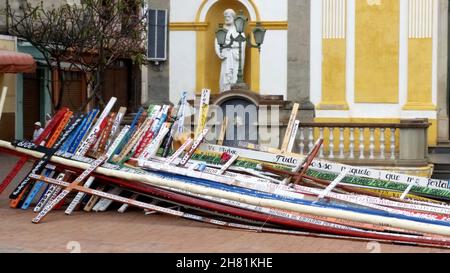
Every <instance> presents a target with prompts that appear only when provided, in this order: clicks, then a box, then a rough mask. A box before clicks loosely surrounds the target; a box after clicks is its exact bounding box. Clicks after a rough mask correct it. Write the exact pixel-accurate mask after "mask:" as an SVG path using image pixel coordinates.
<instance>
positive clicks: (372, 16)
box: [355, 0, 400, 103]
mask: <svg viewBox="0 0 450 273" xmlns="http://www.w3.org/2000/svg"><path fill="white" fill-rule="evenodd" d="M378 2H379V3H380V4H379V5H377V4H372V5H370V4H369V3H377V1H367V0H356V33H355V35H356V36H355V39H356V45H355V46H356V49H355V58H356V59H355V101H356V102H360V103H398V71H399V69H398V50H399V24H400V21H399V16H400V15H399V14H400V12H399V0H382V1H378Z"/></svg>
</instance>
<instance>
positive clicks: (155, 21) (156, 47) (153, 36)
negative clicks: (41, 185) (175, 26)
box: [147, 9, 168, 62]
mask: <svg viewBox="0 0 450 273" xmlns="http://www.w3.org/2000/svg"><path fill="white" fill-rule="evenodd" d="M167 15H168V11H167V10H155V9H150V10H149V12H148V50H147V51H148V52H147V58H148V59H149V60H150V61H155V62H159V61H166V60H167V21H168V18H167Z"/></svg>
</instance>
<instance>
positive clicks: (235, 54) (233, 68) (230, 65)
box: [215, 9, 246, 92]
mask: <svg viewBox="0 0 450 273" xmlns="http://www.w3.org/2000/svg"><path fill="white" fill-rule="evenodd" d="M224 16H225V23H224V28H225V29H227V30H228V33H227V37H226V41H225V44H226V45H229V44H230V43H231V41H232V38H231V37H235V38H236V37H237V36H238V35H239V33H238V32H237V31H236V27H235V25H234V19H235V18H236V12H235V11H234V10H232V9H227V10H225V12H224ZM242 35H243V36H244V37H245V34H244V33H242ZM245 47H246V44H245V42H244V43H242V71H244V63H245ZM215 48H216V54H217V56H218V57H219V58H220V59H221V60H222V66H221V70H220V92H224V91H229V90H231V86H232V85H233V84H235V83H236V82H237V76H238V69H239V43H237V42H233V44H232V45H231V47H230V48H229V47H227V48H224V49H222V52H221V51H220V46H219V44H218V43H217V39H216V40H215Z"/></svg>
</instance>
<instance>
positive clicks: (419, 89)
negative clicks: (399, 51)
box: [403, 38, 436, 110]
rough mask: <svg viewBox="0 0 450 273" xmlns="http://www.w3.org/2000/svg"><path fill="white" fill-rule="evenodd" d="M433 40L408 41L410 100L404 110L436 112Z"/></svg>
mask: <svg viewBox="0 0 450 273" xmlns="http://www.w3.org/2000/svg"><path fill="white" fill-rule="evenodd" d="M432 74H433V40H432V39H429V38H426V39H409V41H408V99H407V103H406V105H405V106H404V107H403V109H404V110H436V106H435V105H433V103H432V81H433V80H432Z"/></svg>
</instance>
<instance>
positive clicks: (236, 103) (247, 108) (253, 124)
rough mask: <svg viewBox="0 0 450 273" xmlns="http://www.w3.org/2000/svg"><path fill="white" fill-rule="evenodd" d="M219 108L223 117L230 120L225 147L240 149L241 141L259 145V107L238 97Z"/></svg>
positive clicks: (229, 99) (224, 102)
mask: <svg viewBox="0 0 450 273" xmlns="http://www.w3.org/2000/svg"><path fill="white" fill-rule="evenodd" d="M219 107H220V108H221V110H222V113H223V116H224V117H227V118H228V125H227V129H226V133H225V138H224V142H223V145H224V146H228V147H239V142H240V141H244V142H248V143H253V144H259V140H258V137H259V136H258V109H257V105H255V104H254V103H253V102H252V101H250V100H248V99H247V98H244V97H239V96H236V97H230V98H228V99H226V100H224V101H223V102H222V103H220V104H219Z"/></svg>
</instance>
